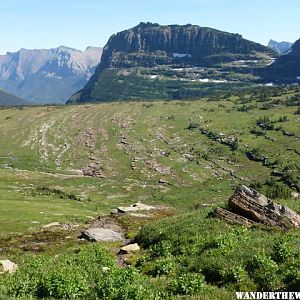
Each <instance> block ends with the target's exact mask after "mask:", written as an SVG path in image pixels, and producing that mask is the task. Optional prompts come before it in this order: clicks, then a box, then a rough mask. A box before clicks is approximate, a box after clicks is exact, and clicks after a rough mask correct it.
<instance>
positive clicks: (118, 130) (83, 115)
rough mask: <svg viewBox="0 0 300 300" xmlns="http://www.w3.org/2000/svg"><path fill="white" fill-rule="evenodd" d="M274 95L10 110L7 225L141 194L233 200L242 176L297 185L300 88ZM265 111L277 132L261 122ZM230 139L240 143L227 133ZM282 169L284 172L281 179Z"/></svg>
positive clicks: (4, 152) (3, 163)
mask: <svg viewBox="0 0 300 300" xmlns="http://www.w3.org/2000/svg"><path fill="white" fill-rule="evenodd" d="M265 93H266V92H265V91H264V90H262V92H260V91H258V92H256V93H247V94H245V95H243V94H241V95H240V96H237V95H236V96H224V97H223V98H221V97H215V98H210V99H201V100H198V101H185V102H154V103H148V102H142V103H141V102H131V103H109V104H101V105H86V106H68V107H32V108H24V109H23V110H18V109H6V110H2V111H0V176H1V183H0V209H1V210H2V211H5V215H4V217H3V216H2V217H1V219H0V225H1V231H22V230H24V229H27V228H30V227H32V226H33V227H34V226H36V225H35V223H36V224H39V223H37V222H40V223H41V224H43V223H47V222H50V221H60V220H68V219H76V218H78V219H80V220H82V219H87V218H88V217H90V216H94V215H96V214H99V213H106V212H108V211H109V210H110V209H111V208H114V207H116V205H119V204H130V203H133V202H136V201H139V200H141V201H144V202H148V203H157V204H166V205H168V206H171V207H175V208H177V209H179V210H188V209H190V208H191V207H193V206H194V205H195V204H199V203H210V204H211V203H215V204H217V203H222V202H224V201H225V200H226V199H227V196H228V195H230V194H231V193H232V191H233V189H234V188H235V186H237V185H238V184H240V183H243V184H246V185H249V184H251V183H252V184H253V183H256V182H258V183H261V184H262V185H263V187H262V191H263V192H268V191H269V192H270V193H271V192H272V188H273V189H274V186H276V185H280V186H285V187H288V186H289V187H291V188H293V189H294V190H296V189H297V188H299V178H298V179H297V174H299V151H300V145H299V137H300V131H299V120H300V118H299V115H298V114H295V112H296V110H297V105H299V100H297V99H299V96H296V97H294V98H295V99H296V100H291V99H293V98H292V97H293V96H294V95H295V94H297V93H299V91H298V90H297V88H292V89H289V90H288V89H287V90H276V89H273V90H269V94H270V97H269V96H267V98H266V96H264V95H265ZM272 95H273V96H272ZM268 97H269V98H268ZM297 97H298V98H297ZM287 101H288V102H287ZM297 101H298V102H297ZM245 103H246V104H245ZM288 105H292V106H288ZM264 117H267V118H269V121H268V122H271V123H272V125H273V129H272V130H262V129H261V128H260V127H259V126H258V125H257V123H259V122H258V121H259V120H260V119H263V118H264ZM284 117H286V119H285V120H284V122H280V118H284ZM261 126H262V125H261ZM188 127H189V129H188ZM228 137H229V138H231V139H236V140H237V143H236V144H237V145H234V146H233V145H229V144H228V143H227V144H226V143H223V142H222V140H220V138H221V139H224V138H225V139H228ZM236 146H237V149H235V147H236ZM252 152H253V153H256V156H257V157H258V159H256V160H258V161H255V160H251V159H249V153H252ZM263 157H268V159H267V160H265V162H263V159H261V158H263ZM259 160H261V161H259ZM82 170H84V172H85V174H86V175H92V174H94V175H95V174H96V175H98V177H91V176H84V175H83V173H82ZM274 170H276V171H278V172H281V173H282V174H281V177H272V178H273V179H272V180H271V176H270V174H271V173H272V171H274ZM268 181H269V182H268ZM270 181H271V184H270ZM277 181H278V184H277V183H276V182H277ZM160 182H161V183H160ZM266 182H268V183H269V185H264V184H265V183H266ZM285 183H286V184H285ZM39 187H44V188H47V189H49V188H50V189H51V188H52V189H55V190H59V191H62V192H63V193H66V194H72V195H74V196H76V199H77V200H72V199H70V198H72V197H69V196H70V195H69V196H68V195H67V196H64V198H66V199H60V196H61V195H60V194H59V193H58V192H57V191H56V192H55V191H50V192H45V190H44V191H42V192H40V191H39ZM37 189H38V190H37ZM39 194H42V195H39ZM48 194H50V195H48ZM73 198H74V197H73ZM50 200H51V201H50ZM295 205H296V204H294V203H293V204H292V206H295ZM16 218H17V220H16Z"/></svg>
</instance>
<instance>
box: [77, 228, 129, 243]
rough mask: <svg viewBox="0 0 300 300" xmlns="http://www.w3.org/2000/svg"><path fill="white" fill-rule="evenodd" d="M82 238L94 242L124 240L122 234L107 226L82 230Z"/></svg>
mask: <svg viewBox="0 0 300 300" xmlns="http://www.w3.org/2000/svg"><path fill="white" fill-rule="evenodd" d="M82 238H84V239H86V240H88V241H92V242H117V241H124V237H123V236H122V234H120V233H118V232H116V231H113V230H111V229H105V228H90V229H87V230H85V231H83V232H82Z"/></svg>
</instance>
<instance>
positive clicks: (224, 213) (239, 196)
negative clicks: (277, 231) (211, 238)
mask: <svg viewBox="0 0 300 300" xmlns="http://www.w3.org/2000/svg"><path fill="white" fill-rule="evenodd" d="M228 206H229V210H225V209H222V208H217V209H215V210H214V211H213V213H212V215H213V216H214V217H216V218H219V219H223V220H226V221H228V222H229V223H234V224H243V225H245V226H253V225H256V224H264V225H269V226H278V227H281V228H284V229H288V228H291V227H297V228H299V227H300V215H299V214H298V213H296V212H295V211H293V210H292V209H290V208H288V207H286V206H283V205H279V204H277V203H274V202H273V201H272V200H271V199H269V198H267V197H265V196H264V195H262V194H260V193H259V192H258V191H256V190H254V189H252V188H249V187H246V186H244V185H242V186H240V187H238V188H237V189H236V191H235V193H234V194H233V195H232V196H231V197H230V198H229V200H228Z"/></svg>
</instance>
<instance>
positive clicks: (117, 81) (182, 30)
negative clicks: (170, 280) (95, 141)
mask: <svg viewBox="0 0 300 300" xmlns="http://www.w3.org/2000/svg"><path fill="white" fill-rule="evenodd" d="M274 57H276V53H275V52H274V51H273V50H271V49H269V48H267V47H265V46H263V45H260V44H258V43H255V42H251V41H248V40H246V39H244V38H243V37H242V36H241V35H239V34H233V33H228V32H223V31H219V30H216V29H212V28H207V27H200V26H197V25H190V24H188V25H184V26H180V25H167V26H161V25H159V24H152V23H140V24H139V25H138V26H136V27H134V28H132V29H129V30H125V31H122V32H120V33H118V34H116V35H113V36H111V38H110V39H109V41H108V43H107V44H106V46H105V47H104V51H103V55H102V59H101V63H100V65H99V66H98V67H97V69H96V72H95V74H94V76H92V78H91V79H90V81H89V82H88V83H87V85H86V86H85V87H84V88H83V90H82V91H79V92H78V93H77V94H75V95H74V96H73V97H72V98H71V99H70V101H69V103H72V102H89V101H105V100H116V99H139V98H144V99H145V98H147V99H153V98H154V99H155V98H161V99H163V98H177V97H179V98H180V97H184V95H185V94H186V96H191V95H190V93H189V91H191V90H193V91H194V92H195V87H194V86H195V84H198V86H199V83H201V84H202V85H203V83H210V84H212V83H215V84H220V83H224V82H227V81H228V82H237V81H239V80H240V79H241V81H243V80H244V81H247V82H248V81H249V80H252V78H251V71H252V70H253V68H257V67H261V66H265V65H267V64H268V63H270V62H271V61H272V59H273V58H274ZM236 74H240V75H236ZM245 74H246V75H245ZM247 74H250V75H247ZM162 80H164V82H162ZM174 81H176V84H174ZM179 81H180V83H179ZM192 82H193V87H191V88H190V87H189V85H191V83H192ZM196 94H197V93H196ZM196 94H195V96H196ZM197 96H199V95H198V94H197Z"/></svg>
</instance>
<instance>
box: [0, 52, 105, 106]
mask: <svg viewBox="0 0 300 300" xmlns="http://www.w3.org/2000/svg"><path fill="white" fill-rule="evenodd" d="M101 53H102V49H101V48H97V47H88V48H87V49H86V50H85V51H79V50H76V49H73V48H69V47H65V46H60V47H58V48H54V49H35V50H27V49H21V50H20V51H18V52H15V53H7V54H6V55H0V88H2V89H4V90H5V91H8V92H9V93H12V94H15V95H17V96H18V97H21V98H24V99H26V100H29V101H31V102H37V103H64V102H65V101H66V100H67V99H68V98H69V97H70V95H72V94H73V93H74V92H76V91H77V90H78V89H80V88H82V87H83V86H84V85H85V83H86V82H87V81H88V80H89V78H90V77H91V76H92V74H93V73H94V71H95V68H96V66H97V65H98V64H99V62H100V57H101Z"/></svg>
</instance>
